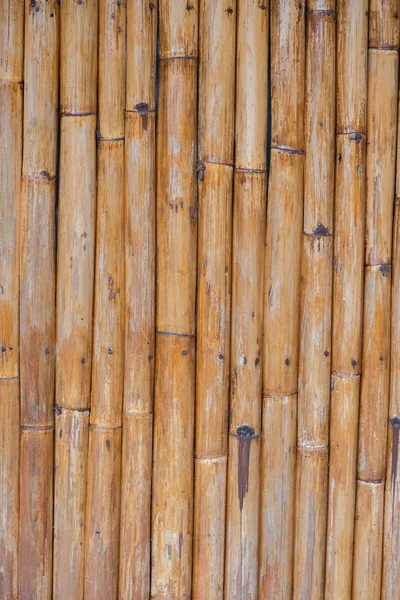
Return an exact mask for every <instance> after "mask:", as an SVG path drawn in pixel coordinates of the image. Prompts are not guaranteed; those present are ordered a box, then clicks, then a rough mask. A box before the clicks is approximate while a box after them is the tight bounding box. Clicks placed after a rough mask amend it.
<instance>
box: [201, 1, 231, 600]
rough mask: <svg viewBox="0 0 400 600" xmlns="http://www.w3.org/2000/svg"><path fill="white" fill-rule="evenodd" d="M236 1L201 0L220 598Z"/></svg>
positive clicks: (204, 585)
mask: <svg viewBox="0 0 400 600" xmlns="http://www.w3.org/2000/svg"><path fill="white" fill-rule="evenodd" d="M235 37H236V2H229V1H228V0H222V1H220V2H218V3H216V4H215V3H213V2H210V1H209V0H202V1H201V2H200V31H199V41H200V47H199V56H200V62H199V163H198V173H199V177H198V181H199V187H198V193H199V238H198V244H199V247H198V284H197V328H198V329H197V372H196V451H195V457H196V460H195V501H194V502H195V504H194V557H193V569H194V571H193V598H194V600H222V598H223V587H224V586H223V582H224V545H225V513H226V510H225V507H226V475H227V454H228V401H229V359H230V357H229V352H230V344H229V342H230V326H229V325H230V302H231V297H230V291H231V289H230V288H231V285H230V281H231V248H232V191H233V160H234V155H233V141H234V133H233V131H234V107H235V101H234V92H235Z"/></svg>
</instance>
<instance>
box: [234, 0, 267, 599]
mask: <svg viewBox="0 0 400 600" xmlns="http://www.w3.org/2000/svg"><path fill="white" fill-rule="evenodd" d="M268 24H269V5H268V3H262V4H258V3H253V2H249V1H247V0H239V2H238V21H237V56H236V66H237V82H236V151H235V182H234V185H235V189H234V205H233V242H232V328H231V332H232V333H231V377H232V380H231V381H232V383H231V405H230V422H229V433H230V438H229V461H228V484H227V485H228V490H227V531H226V553H225V598H226V599H229V600H231V599H232V600H239V599H242V598H244V597H246V598H248V599H249V600H250V599H252V600H255V599H256V598H257V597H258V550H259V534H258V532H259V527H258V522H257V519H255V518H254V515H255V514H258V510H259V452H260V449H259V445H260V442H259V436H260V428H261V418H260V417H261V343H262V294H263V288H264V280H263V264H264V240H265V217H266V189H267V161H266V145H267V108H268V107H267V100H268V94H267V77H268V33H269V30H268Z"/></svg>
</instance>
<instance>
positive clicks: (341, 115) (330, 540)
mask: <svg viewBox="0 0 400 600" xmlns="http://www.w3.org/2000/svg"><path fill="white" fill-rule="evenodd" d="M337 8H338V22H337V68H336V74H337V105H336V110H337V114H336V131H337V137H336V178H335V179H336V191H335V240H334V262H333V271H334V272H333V330H332V395H331V415H330V418H331V425H330V460H329V464H330V466H329V496H328V527H327V558H326V582H325V597H326V598H327V599H328V598H335V599H338V598H349V597H350V595H351V579H352V559H353V555H352V551H353V539H354V535H353V534H354V510H355V492H356V457H357V451H356V448H357V424H358V402H359V387H360V381H359V380H360V367H361V340H362V309H363V264H364V202H365V171H366V168H365V133H366V100H367V94H366V81H367V80H366V78H367V34H368V3H367V2H365V1H363V2H358V1H356V0H350V1H346V2H344V1H343V0H338V3H337Z"/></svg>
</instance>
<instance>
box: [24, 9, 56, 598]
mask: <svg viewBox="0 0 400 600" xmlns="http://www.w3.org/2000/svg"><path fill="white" fill-rule="evenodd" d="M58 28H59V7H58V4H57V2H56V0H49V1H48V2H36V1H35V0H32V1H30V2H29V1H26V2H25V44H24V127H23V139H24V142H23V146H24V149H23V164H22V188H21V258H20V260H21V271H20V277H21V280H20V281H21V285H20V294H21V301H20V360H21V440H20V443H21V458H20V460H21V466H20V473H21V476H20V510H21V513H20V514H21V516H20V578H19V593H20V597H21V598H28V597H29V598H37V599H38V600H39V599H40V600H46V599H47V598H51V597H52V562H53V556H52V550H53V528H52V525H53V441H54V411H53V407H54V370H55V283H56V270H55V214H56V213H55V209H56V181H55V179H56V165H57V133H58V64H59V61H58V46H59V40H58Z"/></svg>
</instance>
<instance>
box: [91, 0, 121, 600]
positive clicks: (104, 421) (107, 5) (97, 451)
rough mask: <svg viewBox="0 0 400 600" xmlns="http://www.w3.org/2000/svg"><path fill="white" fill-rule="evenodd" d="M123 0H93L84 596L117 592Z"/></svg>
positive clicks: (107, 596) (113, 595) (111, 596)
mask: <svg viewBox="0 0 400 600" xmlns="http://www.w3.org/2000/svg"><path fill="white" fill-rule="evenodd" d="M125 26H126V5H125V1H124V0H120V1H119V2H117V3H115V2H114V0H100V2H99V64H98V103H99V105H98V130H97V141H98V149H97V230H96V272H95V304H94V332H93V365H92V402H91V413H90V436H89V466H88V493H87V513H86V574H85V597H86V598H96V599H100V598H104V599H107V600H112V599H114V598H115V599H116V598H117V590H118V571H119V526H120V485H121V439H122V432H121V427H122V401H123V365H124V345H125V339H124V302H123V299H124V293H125V289H124V288H125V286H124V259H123V256H124V131H125V126H124V123H125V58H126V44H125V39H126V38H125Z"/></svg>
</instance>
